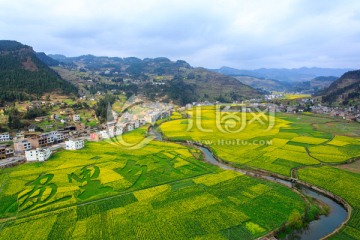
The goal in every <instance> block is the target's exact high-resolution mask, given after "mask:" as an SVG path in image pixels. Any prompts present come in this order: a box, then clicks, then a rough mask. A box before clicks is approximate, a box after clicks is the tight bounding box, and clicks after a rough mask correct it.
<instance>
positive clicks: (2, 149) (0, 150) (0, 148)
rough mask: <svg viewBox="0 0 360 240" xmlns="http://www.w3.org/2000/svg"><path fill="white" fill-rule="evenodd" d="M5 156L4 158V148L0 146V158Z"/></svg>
mask: <svg viewBox="0 0 360 240" xmlns="http://www.w3.org/2000/svg"><path fill="white" fill-rule="evenodd" d="M5 158H6V148H5V147H0V159H5Z"/></svg>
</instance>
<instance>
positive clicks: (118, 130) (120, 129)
mask: <svg viewBox="0 0 360 240" xmlns="http://www.w3.org/2000/svg"><path fill="white" fill-rule="evenodd" d="M123 132H124V128H123V127H122V126H116V127H115V135H116V136H119V135H121V134H123Z"/></svg>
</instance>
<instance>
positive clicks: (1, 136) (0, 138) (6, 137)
mask: <svg viewBox="0 0 360 240" xmlns="http://www.w3.org/2000/svg"><path fill="white" fill-rule="evenodd" d="M10 140H11V139H10V134H9V133H0V142H7V141H10Z"/></svg>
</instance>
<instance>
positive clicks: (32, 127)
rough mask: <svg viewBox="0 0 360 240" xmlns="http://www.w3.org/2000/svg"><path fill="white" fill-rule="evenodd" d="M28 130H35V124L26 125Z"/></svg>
mask: <svg viewBox="0 0 360 240" xmlns="http://www.w3.org/2000/svg"><path fill="white" fill-rule="evenodd" d="M28 131H29V132H35V131H36V125H35V124H31V125H30V126H29V127H28Z"/></svg>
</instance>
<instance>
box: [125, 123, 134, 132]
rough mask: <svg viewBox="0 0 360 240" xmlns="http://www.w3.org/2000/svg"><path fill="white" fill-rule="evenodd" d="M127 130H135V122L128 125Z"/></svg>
mask: <svg viewBox="0 0 360 240" xmlns="http://www.w3.org/2000/svg"><path fill="white" fill-rule="evenodd" d="M126 129H127V131H128V132H130V131H132V130H134V123H133V122H129V123H127V124H126Z"/></svg>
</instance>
